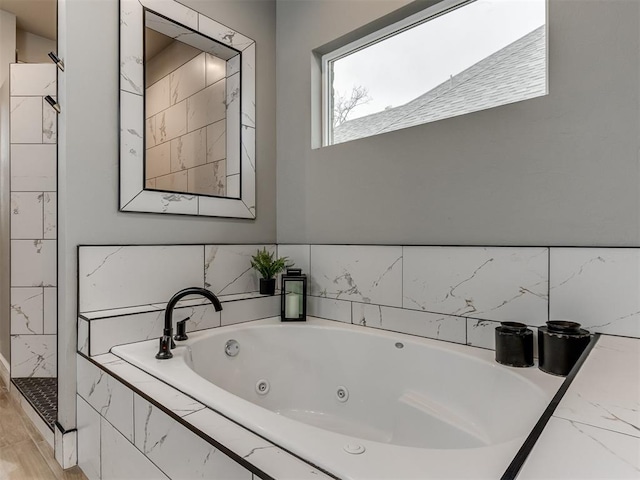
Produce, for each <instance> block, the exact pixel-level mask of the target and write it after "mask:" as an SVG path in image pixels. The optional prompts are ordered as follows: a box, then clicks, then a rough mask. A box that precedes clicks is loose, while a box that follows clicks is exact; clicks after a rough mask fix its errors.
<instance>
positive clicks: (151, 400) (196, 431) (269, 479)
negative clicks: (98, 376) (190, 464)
mask: <svg viewBox="0 0 640 480" xmlns="http://www.w3.org/2000/svg"><path fill="white" fill-rule="evenodd" d="M78 355H80V356H81V357H83V358H85V359H86V360H87V361H89V362H90V363H92V364H93V365H94V366H96V367H97V368H99V369H100V370H102V371H103V372H105V373H106V374H108V375H109V376H111V377H113V379H114V380H116V381H118V382H120V383H121V384H122V385H124V386H125V387H126V388H128V389H129V390H131V391H132V392H133V393H135V394H137V395H139V396H140V397H142V398H143V399H144V400H146V401H147V402H149V403H150V404H151V405H153V406H154V407H156V408H158V409H159V410H160V411H161V412H163V413H164V414H166V415H168V416H169V417H170V418H171V419H172V420H173V421H175V422H177V423H179V424H180V425H182V426H183V427H185V428H187V429H188V430H189V431H190V432H192V433H193V434H195V435H197V436H198V437H200V438H201V439H202V440H204V441H205V442H207V443H209V444H210V445H213V446H214V447H215V448H216V449H218V450H219V451H220V452H221V453H224V454H225V455H227V456H228V457H229V458H231V459H232V460H233V461H234V462H236V463H238V464H240V465H241V466H242V467H244V468H246V469H247V470H249V471H250V472H251V473H252V474H253V475H254V476H256V477H257V478H260V479H264V480H276V479H274V478H273V477H271V476H270V475H269V474H268V473H266V472H264V471H262V470H261V469H260V468H258V467H256V466H255V465H253V464H252V463H250V462H248V461H247V460H246V459H245V458H243V457H241V456H240V455H238V454H236V453H235V452H233V451H232V450H230V449H229V448H228V447H226V446H225V445H223V444H222V443H220V442H219V441H217V440H215V439H214V438H212V437H210V436H209V435H207V434H206V433H204V432H202V431H201V430H200V429H198V428H197V427H195V426H194V425H191V423H189V422H188V421H187V420H185V419H184V418H182V417H180V416H179V415H178V414H176V413H175V412H174V411H173V410H171V409H170V408H167V407H166V406H164V405H163V404H162V403H161V402H160V401H158V400H156V399H154V398H152V397H151V396H150V395H148V394H147V393H146V392H144V391H142V390H141V389H140V388H138V387H136V386H135V385H132V384H131V383H130V382H128V381H127V380H126V379H124V378H122V377H121V376H120V375H118V374H117V373H115V372H113V371H111V370H109V369H108V368H106V366H105V365H103V364H101V363H100V362H98V361H96V360H94V359H93V358H91V357H88V356H86V355H84V354H82V353H78ZM158 381H160V380H158ZM172 388H175V387H172ZM176 390H177V391H179V392H181V391H180V390H178V389H176ZM181 393H182V394H183V395H185V396H189V395H187V394H186V393H184V392H181ZM194 400H195V399H194ZM92 408H93V407H92ZM216 413H217V412H216ZM218 415H220V414H218ZM225 418H226V417H225ZM227 420H228V421H230V422H233V423H236V424H237V425H239V426H240V427H242V425H240V424H238V423H237V422H234V421H233V420H231V419H227ZM242 428H244V427H242ZM252 433H253V432H252ZM253 434H254V435H257V434H255V433H253ZM269 443H271V442H269ZM278 448H281V449H282V447H278ZM287 453H288V454H289V455H292V456H294V457H296V458H300V457H298V456H297V455H294V454H293V453H291V452H288V451H287ZM300 460H302V461H303V462H305V463H308V464H309V465H311V466H312V467H314V468H316V469H318V470H319V471H321V472H323V473H324V474H326V475H329V476H330V477H332V478H335V479H336V480H339V479H338V478H337V477H335V476H333V475H331V474H330V473H328V472H325V471H324V470H322V469H320V468H319V467H317V466H316V465H313V464H311V463H309V462H307V461H306V460H304V459H302V458H300Z"/></svg>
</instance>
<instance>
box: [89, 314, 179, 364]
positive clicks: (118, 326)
mask: <svg viewBox="0 0 640 480" xmlns="http://www.w3.org/2000/svg"><path fill="white" fill-rule="evenodd" d="M186 316H187V315H186V314H185V315H178V310H176V315H175V316H174V319H175V321H179V320H181V319H182V318H186ZM163 327H164V311H153V312H147V313H136V314H134V315H123V316H121V317H113V318H104V319H100V320H92V321H91V336H90V347H89V352H91V355H100V354H102V353H107V352H108V351H109V350H110V349H111V347H113V346H114V345H122V344H124V343H132V342H140V341H142V340H149V339H151V338H160V336H162V329H163Z"/></svg>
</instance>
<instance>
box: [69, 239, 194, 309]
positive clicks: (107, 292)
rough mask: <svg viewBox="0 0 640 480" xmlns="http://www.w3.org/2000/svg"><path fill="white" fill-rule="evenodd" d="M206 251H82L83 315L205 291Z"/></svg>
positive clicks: (154, 248)
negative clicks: (194, 290) (188, 291)
mask: <svg viewBox="0 0 640 480" xmlns="http://www.w3.org/2000/svg"><path fill="white" fill-rule="evenodd" d="M203 251H204V248H203V246H202V245H169V246H165V245H157V246H111V247H81V248H80V253H79V279H80V312H87V311H93V310H105V309H108V308H117V307H127V306H134V305H144V304H152V303H156V302H163V301H168V300H169V299H170V298H171V296H172V295H173V294H174V293H176V292H177V291H178V290H181V289H183V288H186V287H192V286H193V287H202V286H203V280H204V279H203V275H202V265H203ZM167 272H171V273H170V274H168V273H167Z"/></svg>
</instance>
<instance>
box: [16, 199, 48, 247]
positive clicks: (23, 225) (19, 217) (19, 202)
mask: <svg viewBox="0 0 640 480" xmlns="http://www.w3.org/2000/svg"><path fill="white" fill-rule="evenodd" d="M43 201H44V194H43V193H41V192H12V193H11V238H12V239H36V238H42V235H43V231H42V228H43V226H42V224H43Z"/></svg>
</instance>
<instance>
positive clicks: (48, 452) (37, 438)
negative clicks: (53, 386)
mask: <svg viewBox="0 0 640 480" xmlns="http://www.w3.org/2000/svg"><path fill="white" fill-rule="evenodd" d="M86 478H87V477H85V476H84V475H83V473H82V471H81V470H80V469H79V468H78V467H74V468H70V469H68V470H62V468H60V466H59V465H58V463H57V462H56V460H55V458H54V457H53V449H52V448H51V447H50V446H49V444H48V443H47V441H46V440H45V439H44V438H43V437H42V435H40V432H38V430H37V429H36V428H35V427H34V426H33V424H32V423H31V420H29V418H28V417H27V416H26V415H25V413H24V412H23V411H22V409H21V408H20V407H19V406H18V404H17V403H16V402H15V400H13V399H12V398H11V395H10V394H9V391H8V390H7V386H6V385H5V384H4V382H3V380H2V379H1V378H0V479H2V480H86Z"/></svg>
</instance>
